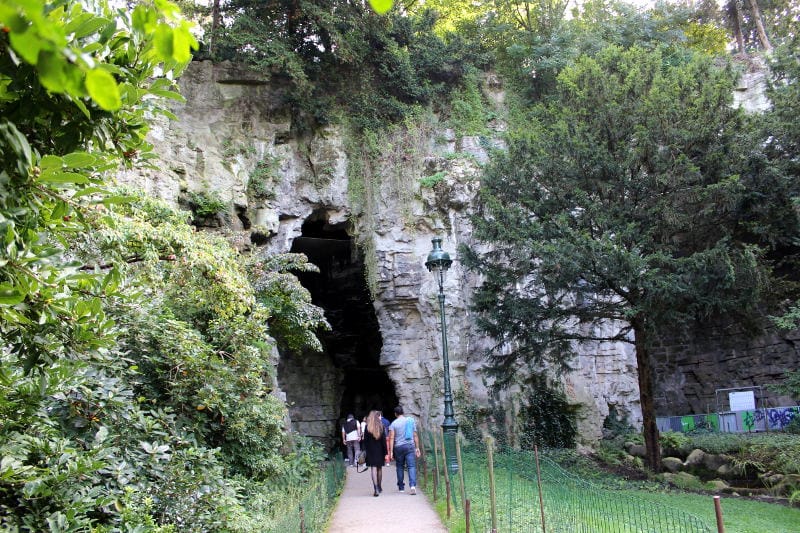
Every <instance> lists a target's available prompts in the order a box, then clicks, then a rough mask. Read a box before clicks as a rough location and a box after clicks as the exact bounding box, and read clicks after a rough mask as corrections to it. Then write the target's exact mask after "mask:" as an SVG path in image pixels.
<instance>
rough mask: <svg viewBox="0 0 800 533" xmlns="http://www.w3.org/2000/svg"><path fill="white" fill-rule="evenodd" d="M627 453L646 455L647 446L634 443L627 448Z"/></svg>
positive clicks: (637, 455)
mask: <svg viewBox="0 0 800 533" xmlns="http://www.w3.org/2000/svg"><path fill="white" fill-rule="evenodd" d="M628 453H629V454H631V455H632V456H634V457H647V448H645V447H644V444H634V445H633V446H631V447H630V448H629V449H628Z"/></svg>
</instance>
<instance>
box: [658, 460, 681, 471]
mask: <svg viewBox="0 0 800 533" xmlns="http://www.w3.org/2000/svg"><path fill="white" fill-rule="evenodd" d="M661 466H663V467H664V470H667V471H668V472H672V473H673V474H674V473H675V472H680V471H681V470H683V461H681V460H680V459H679V458H677V457H664V458H663V459H662V460H661Z"/></svg>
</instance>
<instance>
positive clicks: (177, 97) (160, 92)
mask: <svg viewBox="0 0 800 533" xmlns="http://www.w3.org/2000/svg"><path fill="white" fill-rule="evenodd" d="M150 94H155V95H156V96H162V97H164V98H169V99H170V100H175V101H178V102H185V101H186V99H185V98H184V97H183V96H182V95H181V94H180V93H177V92H175V91H164V90H161V89H150Z"/></svg>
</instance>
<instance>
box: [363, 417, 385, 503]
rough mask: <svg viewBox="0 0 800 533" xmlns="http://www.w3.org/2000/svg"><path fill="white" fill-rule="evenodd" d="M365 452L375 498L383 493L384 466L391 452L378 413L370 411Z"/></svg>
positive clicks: (365, 438) (364, 443)
mask: <svg viewBox="0 0 800 533" xmlns="http://www.w3.org/2000/svg"><path fill="white" fill-rule="evenodd" d="M363 445H364V450H366V452H367V453H366V456H367V457H366V463H367V466H368V467H369V473H370V475H371V476H372V488H373V494H372V495H373V496H378V494H380V493H381V492H383V488H382V487H381V481H383V465H384V463H385V462H386V461H387V460H388V455H389V450H387V449H386V434H385V433H384V429H383V423H382V422H381V417H380V414H379V413H378V411H370V412H369V415H368V416H367V430H366V431H365V432H364V441H363Z"/></svg>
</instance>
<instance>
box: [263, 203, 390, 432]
mask: <svg viewBox="0 0 800 533" xmlns="http://www.w3.org/2000/svg"><path fill="white" fill-rule="evenodd" d="M291 251H292V252H297V253H303V254H305V255H306V256H307V257H308V258H309V261H310V262H312V263H313V264H315V265H316V266H317V267H319V270H320V272H319V273H312V272H298V273H296V275H297V276H298V278H299V279H300V283H301V284H302V285H303V286H304V287H305V288H306V289H307V290H308V291H309V292H310V293H311V297H312V302H313V303H314V304H315V305H317V306H319V307H321V308H322V309H324V311H325V317H326V318H327V319H328V322H329V323H330V325H331V329H330V331H320V332H318V336H319V338H320V340H321V341H322V346H323V352H322V353H309V352H307V353H304V354H282V356H281V362H280V364H279V365H278V381H279V383H280V386H281V388H282V389H283V390H284V391H285V392H286V396H287V403H288V404H289V412H290V415H291V417H292V421H293V424H294V426H295V429H296V430H297V431H299V432H300V433H303V434H306V435H308V436H311V437H313V438H315V439H317V440H320V441H322V442H324V443H325V444H327V445H328V446H333V445H335V444H337V443H339V442H340V441H341V436H340V433H339V431H340V428H339V425H340V423H341V422H342V421H343V419H344V417H345V416H346V415H347V414H348V413H353V414H355V415H356V416H357V417H359V418H361V417H363V416H365V415H366V414H367V413H368V412H369V410H370V409H381V410H383V412H384V414H385V415H387V416H388V415H389V413H391V412H392V409H393V407H394V406H395V405H397V402H398V400H397V394H396V391H395V387H394V383H393V382H392V380H391V379H390V378H389V376H388V375H387V373H386V370H385V369H384V368H382V367H381V365H380V353H381V347H382V344H383V342H382V338H381V332H380V326H379V323H378V319H377V316H376V314H375V309H374V307H373V303H372V298H371V296H370V293H369V290H368V288H367V284H366V278H365V276H364V261H363V256H362V254H361V252H360V250H358V248H357V246H356V245H355V243H354V242H353V239H352V237H351V236H350V224H349V222H343V223H339V224H331V223H330V222H329V217H328V215H327V213H326V212H325V211H324V210H319V211H316V212H314V213H313V214H312V215H311V216H310V217H308V219H306V221H305V222H304V223H303V226H302V230H301V236H300V237H297V238H295V239H294V242H293V243H292V248H291Z"/></svg>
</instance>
